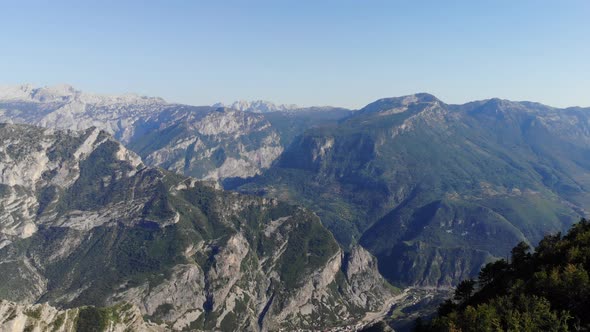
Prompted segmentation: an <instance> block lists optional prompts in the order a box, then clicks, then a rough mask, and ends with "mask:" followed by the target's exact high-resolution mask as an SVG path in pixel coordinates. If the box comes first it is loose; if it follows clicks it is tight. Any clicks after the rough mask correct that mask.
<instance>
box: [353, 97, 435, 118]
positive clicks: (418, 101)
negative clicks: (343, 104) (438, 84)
mask: <svg viewBox="0 0 590 332" xmlns="http://www.w3.org/2000/svg"><path fill="white" fill-rule="evenodd" d="M435 103H439V104H442V102H441V101H440V100H439V99H438V98H436V97H435V96H433V95H431V94H428V93H416V94H412V95H407V96H401V97H393V98H383V99H379V100H376V101H374V102H372V103H370V104H368V105H367V106H365V107H363V108H362V109H361V110H360V113H361V114H366V113H375V112H390V113H391V112H392V111H395V113H401V112H405V111H406V110H407V109H408V108H409V107H411V106H417V105H424V106H428V105H431V104H435Z"/></svg>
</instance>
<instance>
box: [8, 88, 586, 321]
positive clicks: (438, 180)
mask: <svg viewBox="0 0 590 332" xmlns="http://www.w3.org/2000/svg"><path fill="white" fill-rule="evenodd" d="M0 122H7V123H12V124H9V125H3V126H2V127H1V128H0V134H1V135H0V138H1V141H0V149H1V150H0V167H2V178H1V180H2V181H1V182H0V183H1V187H0V188H2V190H0V234H1V238H0V246H1V247H2V248H0V271H4V272H8V271H11V273H13V274H12V275H14V271H19V278H12V279H10V278H9V279H7V280H4V282H3V285H4V287H3V288H0V296H2V298H5V299H9V300H11V301H17V302H25V303H35V302H49V303H50V304H52V305H54V306H57V307H59V308H69V307H76V306H80V305H88V304H90V305H116V304H117V303H118V302H120V301H126V302H129V303H131V304H132V305H133V308H136V309H137V310H138V311H139V312H140V313H141V314H142V315H147V316H146V317H151V319H152V320H153V321H156V320H157V321H159V322H162V323H163V324H168V325H166V326H167V328H175V329H181V328H182V327H188V326H192V327H194V328H200V329H205V330H206V329H210V328H214V327H217V328H221V326H224V327H225V328H227V330H243V329H246V330H268V329H270V330H272V329H274V328H278V327H279V326H282V327H286V328H296V327H303V328H320V327H326V326H336V325H338V324H340V323H346V324H354V323H355V322H358V321H359V320H360V319H361V318H362V317H363V316H364V314H365V313H366V312H368V311H375V310H379V309H382V308H381V306H382V305H383V304H385V303H387V301H388V299H390V298H391V297H392V296H393V295H392V291H391V290H390V289H389V288H388V285H387V283H386V282H385V281H384V279H383V278H382V277H384V278H385V279H387V280H388V281H389V282H390V283H392V284H393V285H396V286H415V287H447V286H451V285H455V284H456V283H458V282H459V281H460V280H462V279H465V278H468V277H471V276H473V275H475V274H477V272H478V271H479V269H480V268H481V266H482V265H483V264H485V263H486V262H488V261H490V260H493V259H496V258H498V257H505V255H506V254H507V253H508V252H509V251H510V249H511V248H512V247H513V246H514V245H515V244H516V243H518V242H519V241H525V242H529V243H531V244H536V242H537V241H539V240H540V239H541V238H542V237H543V236H544V235H545V234H547V233H552V232H557V231H562V230H565V229H567V228H568V227H569V226H570V225H571V224H572V223H574V222H575V221H577V220H578V219H579V217H581V216H586V215H587V214H588V213H587V211H586V208H587V207H588V206H590V189H589V188H590V109H586V108H578V107H573V108H567V109H558V108H553V107H549V106H545V105H542V104H538V103H533V102H513V101H507V100H501V99H490V100H483V101H474V102H470V103H467V104H463V105H451V104H446V103H444V101H441V100H439V99H437V98H436V97H435V96H432V95H429V94H426V93H419V94H415V95H410V96H404V97H395V98H384V99H380V100H377V101H375V102H373V103H370V104H368V105H367V106H365V107H364V108H362V109H360V110H356V111H352V110H347V109H342V108H332V107H330V108H322V107H310V108H299V107H297V106H294V105H288V106H285V105H278V106H277V105H274V104H272V103H267V102H260V101H259V102H252V103H247V102H242V103H234V104H232V105H230V106H228V107H225V106H222V105H214V106H189V105H180V104H170V103H167V102H165V101H164V100H162V99H160V98H151V97H141V96H135V95H125V96H98V95H93V94H87V93H83V92H80V91H77V90H76V89H74V88H72V87H69V86H60V87H53V88H35V87H32V86H29V85H23V86H17V87H10V88H2V89H0ZM18 124H28V125H33V126H36V127H32V126H23V125H18ZM119 142H120V143H119ZM158 167H161V168H163V169H160V168H158ZM197 180H208V181H211V182H213V184H206V183H201V182H199V181H197ZM212 186H213V187H217V188H218V189H214V188H212ZM220 187H224V188H225V189H229V190H234V191H238V192H241V193H244V194H251V195H250V196H243V195H241V194H238V193H235V192H227V191H222V190H219V188H220ZM256 196H261V197H256ZM284 202H288V203H290V204H292V205H288V204H286V203H284ZM298 206H301V207H298ZM316 214H317V215H316ZM318 217H319V218H318ZM99 253H100V256H98V255H99ZM377 269H378V270H379V272H380V274H379V273H377ZM64 271H70V272H68V273H67V274H64ZM107 271H108V272H107ZM4 275H11V274H10V273H8V274H6V273H4ZM20 275H22V276H23V277H22V278H21V277H20ZM109 285H115V286H116V287H114V288H112V287H110V286H109ZM170 298H172V299H174V301H173V303H170V302H166V300H165V299H170ZM299 299H300V300H299ZM127 309H129V308H127ZM136 309H129V310H130V311H129V314H130V313H131V312H133V310H136ZM125 312H127V311H125ZM146 324H147V323H146ZM191 324H192V325H191ZM322 324H324V325H322Z"/></svg>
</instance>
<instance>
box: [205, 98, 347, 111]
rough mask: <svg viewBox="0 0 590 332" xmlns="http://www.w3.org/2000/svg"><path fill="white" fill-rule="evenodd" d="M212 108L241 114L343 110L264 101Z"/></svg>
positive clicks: (241, 101) (216, 105)
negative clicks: (235, 111)
mask: <svg viewBox="0 0 590 332" xmlns="http://www.w3.org/2000/svg"><path fill="white" fill-rule="evenodd" d="M211 106H213V107H225V108H231V109H235V110H238V111H243V112H252V113H270V112H294V111H297V112H298V111H330V110H336V109H339V110H344V108H338V107H332V106H311V107H305V106H299V105H295V104H275V103H273V102H270V101H266V100H254V101H247V100H238V101H234V102H233V103H230V104H225V103H222V102H219V103H215V104H213V105H211Z"/></svg>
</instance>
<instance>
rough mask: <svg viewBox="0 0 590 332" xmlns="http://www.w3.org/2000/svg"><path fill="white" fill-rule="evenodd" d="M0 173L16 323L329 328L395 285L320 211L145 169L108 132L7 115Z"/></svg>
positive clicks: (6, 285) (9, 325) (2, 255)
mask: <svg viewBox="0 0 590 332" xmlns="http://www.w3.org/2000/svg"><path fill="white" fill-rule="evenodd" d="M234 116H241V115H240V114H235V115H234ZM216 121H217V120H216ZM220 121H221V120H220ZM248 121H249V120H246V119H243V122H242V124H241V125H240V126H243V125H255V124H252V123H250V124H248V123H249V122H248ZM238 127H239V126H238ZM236 128H237V127H236ZM207 130H208V129H207ZM211 130H212V129H211ZM236 130H237V129H236ZM236 130H232V131H231V132H230V133H229V134H232V135H237V131H236ZM0 171H1V173H0V174H2V175H1V178H0V189H1V190H0V207H1V209H0V212H1V213H2V214H1V218H0V240H1V241H2V242H1V243H2V248H0V299H7V300H9V301H12V302H17V303H19V304H14V303H8V302H2V304H1V305H0V326H2V327H6V329H9V330H15V331H20V330H24V329H27V330H31V329H33V330H34V329H37V330H47V329H49V330H51V328H53V327H55V326H56V325H57V324H58V322H60V324H62V325H60V327H58V328H56V330H59V331H61V330H60V329H63V330H64V331H70V330H73V329H74V330H75V329H77V328H74V327H73V326H74V325H73V324H82V323H80V322H84V319H86V318H85V317H87V316H88V317H90V316H92V317H95V318H96V317H102V318H101V320H100V321H103V322H108V324H107V325H108V326H107V325H105V330H108V331H123V330H125V329H132V330H133V329H135V330H138V331H149V330H154V331H158V330H159V329H162V328H164V329H166V330H178V331H180V330H183V329H184V330H204V331H210V330H223V331H261V330H264V331H267V330H272V331H274V330H277V329H282V328H284V329H297V328H306V329H322V328H325V327H334V326H341V325H347V324H351V323H354V322H356V321H358V320H359V319H361V318H362V317H363V315H364V313H365V312H367V311H373V310H376V309H377V308H378V307H379V306H380V305H382V304H383V303H385V302H386V299H387V298H388V297H390V296H391V292H390V290H389V289H388V288H387V287H386V284H385V282H384V281H383V280H382V279H380V278H379V277H378V275H377V274H376V273H377V272H376V270H375V263H374V259H373V258H372V257H371V256H370V255H369V254H367V253H366V252H365V251H364V250H362V249H359V248H357V249H355V250H353V251H352V253H351V254H350V255H344V254H343V253H342V251H341V249H340V248H339V246H338V244H337V243H336V241H335V240H334V238H333V236H332V234H331V233H330V232H328V231H327V230H326V229H325V228H324V227H323V226H322V224H321V223H320V221H319V218H318V217H317V216H315V215H314V214H313V213H311V212H309V211H307V210H305V209H302V208H299V207H296V206H292V205H288V204H285V203H281V202H279V201H276V200H273V199H265V198H259V197H252V196H244V195H240V194H237V193H230V192H224V191H221V190H218V189H215V188H214V187H212V186H211V185H209V184H205V183H201V182H199V181H197V180H195V179H193V178H188V177H185V176H181V175H178V174H174V173H171V172H167V171H164V170H161V169H154V168H150V167H146V166H145V165H144V164H143V163H142V162H141V160H140V159H139V157H138V156H137V155H135V153H133V152H130V151H129V150H127V149H125V148H124V147H123V146H122V145H121V144H119V143H118V142H117V141H115V140H114V139H113V138H112V137H110V136H109V135H108V134H106V133H105V132H104V131H100V130H98V129H94V128H92V129H88V130H86V131H83V132H74V131H62V130H55V129H47V128H45V129H43V128H37V127H32V126H24V125H2V126H0ZM34 303H42V304H34ZM87 306H98V307H103V306H107V308H100V309H97V308H94V307H87ZM39 308H40V309H39ZM63 308H75V309H69V310H63ZM2 310H3V311H2ZM31 310H33V311H34V313H33V314H32V315H33V317H32V318H31V317H30V315H29V316H27V314H26V313H27V312H29V311H31ZM60 315H62V316H60ZM37 316H38V317H40V318H37ZM60 317H62V318H60ZM143 317H145V320H144V319H143ZM134 322H136V323H137V324H136V323H134ZM150 322H153V323H155V325H154V324H152V323H150ZM43 324H45V325H43ZM51 324H53V325H51ZM105 324H106V323H105ZM134 324H135V325H134ZM50 325H51V326H52V327H51V326H50Z"/></svg>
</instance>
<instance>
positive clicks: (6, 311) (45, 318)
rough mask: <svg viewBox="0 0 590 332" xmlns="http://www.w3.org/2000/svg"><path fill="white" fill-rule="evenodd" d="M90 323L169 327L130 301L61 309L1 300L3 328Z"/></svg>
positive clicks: (71, 327)
mask: <svg viewBox="0 0 590 332" xmlns="http://www.w3.org/2000/svg"><path fill="white" fill-rule="evenodd" d="M89 327H92V328H93V329H96V330H101V331H104V332H124V331H142V332H143V331H145V332H159V331H166V330H167V329H166V328H165V327H164V326H158V325H156V324H152V323H146V322H145V321H144V320H143V318H142V316H141V312H140V311H139V310H138V309H137V308H136V307H133V306H131V305H129V304H122V305H118V306H114V307H111V308H101V309H97V308H93V307H82V308H76V309H68V310H59V309H56V308H54V307H52V306H50V305H48V304H46V303H44V304H35V305H21V304H17V303H13V302H8V301H4V300H0V332H25V331H39V332H45V331H47V332H49V331H52V332H74V331H85V330H86V329H87V328H89Z"/></svg>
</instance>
